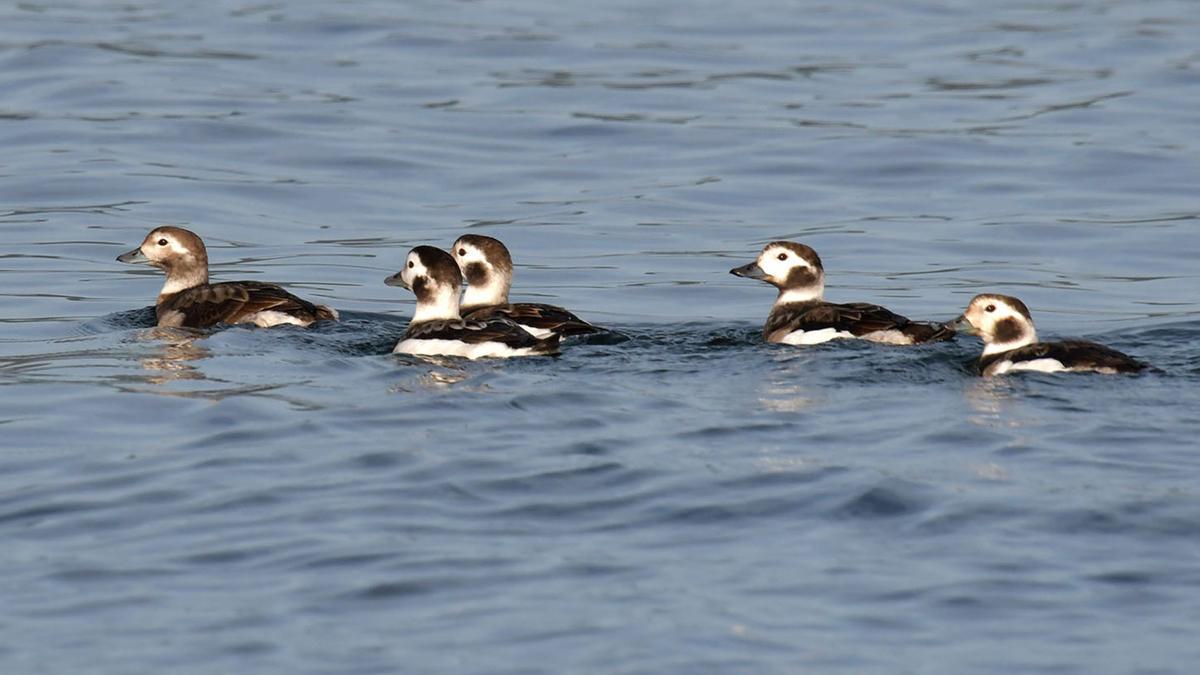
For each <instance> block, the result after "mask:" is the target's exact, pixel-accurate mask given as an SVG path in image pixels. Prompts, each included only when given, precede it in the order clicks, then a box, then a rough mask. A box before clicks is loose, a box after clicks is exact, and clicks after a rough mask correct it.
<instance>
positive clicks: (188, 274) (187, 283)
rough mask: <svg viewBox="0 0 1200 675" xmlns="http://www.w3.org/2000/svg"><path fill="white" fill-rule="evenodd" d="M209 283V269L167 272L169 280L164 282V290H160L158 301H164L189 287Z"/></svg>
mask: <svg viewBox="0 0 1200 675" xmlns="http://www.w3.org/2000/svg"><path fill="white" fill-rule="evenodd" d="M207 283H208V270H207V269H191V270H187V271H182V272H181V271H173V272H168V273H167V282H166V283H164V284H163V287H162V290H161V291H159V292H158V301H159V302H162V301H163V300H165V299H166V298H168V297H170V296H172V295H175V294H176V293H178V292H180V291H186V290H187V289H189V288H195V287H196V286H203V285H204V284H207Z"/></svg>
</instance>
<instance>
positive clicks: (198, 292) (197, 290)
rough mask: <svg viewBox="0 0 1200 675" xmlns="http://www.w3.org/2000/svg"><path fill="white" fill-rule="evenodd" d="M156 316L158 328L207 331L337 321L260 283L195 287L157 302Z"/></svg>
mask: <svg viewBox="0 0 1200 675" xmlns="http://www.w3.org/2000/svg"><path fill="white" fill-rule="evenodd" d="M157 313H158V324H159V325H160V326H174V327H182V328H206V327H208V326H212V325H215V324H218V323H252V324H255V325H258V326H262V327H266V326H273V325H277V324H281V323H291V324H296V325H300V326H307V325H309V324H311V323H313V322H314V321H319V320H336V319H337V316H338V315H337V312H336V311H335V310H333V309H331V308H329V307H326V306H325V305H317V304H313V303H311V302H309V301H307V300H304V299H302V298H298V297H296V296H294V295H292V294H291V293H288V292H287V291H285V290H284V289H282V288H280V287H279V286H276V285H274V284H267V283H262V282H259V281H229V282H224V283H219V284H204V285H201V286H194V287H192V288H188V289H185V290H182V291H180V292H178V293H175V294H173V295H170V296H167V297H165V298H160V301H159V303H158V306H157Z"/></svg>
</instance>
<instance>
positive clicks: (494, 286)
mask: <svg viewBox="0 0 1200 675" xmlns="http://www.w3.org/2000/svg"><path fill="white" fill-rule="evenodd" d="M508 286H509V282H508V281H507V280H506V279H505V278H504V277H503V275H500V274H495V273H493V274H491V275H489V276H488V280H487V283H485V284H480V285H478V286H477V285H475V284H469V285H468V286H467V289H466V290H465V291H463V296H462V306H463V309H474V308H476V307H493V306H495V305H507V304H508Z"/></svg>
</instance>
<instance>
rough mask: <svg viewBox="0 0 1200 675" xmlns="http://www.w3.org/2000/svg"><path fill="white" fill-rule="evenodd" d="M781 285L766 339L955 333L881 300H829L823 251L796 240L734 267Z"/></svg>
mask: <svg viewBox="0 0 1200 675" xmlns="http://www.w3.org/2000/svg"><path fill="white" fill-rule="evenodd" d="M729 273H730V274H735V275H737V276H739V277H746V278H748V279H759V280H762V281H765V282H767V283H769V284H771V285H772V286H775V287H776V288H778V289H779V296H778V297H776V298H775V304H774V305H773V306H772V307H771V313H770V315H768V316H767V323H766V325H764V326H763V339H765V340H766V341H767V342H780V343H783V344H789V345H813V344H819V343H821V342H827V341H829V340H833V339H837V338H859V339H863V340H870V341H872V342H882V343H886V344H894V345H911V344H917V343H920V342H931V341H934V340H946V339H949V338H951V337H953V336H954V330H953V329H951V328H950V327H948V326H944V325H941V324H929V323H918V322H916V321H909V320H908V319H907V318H905V317H903V316H900V315H899V314H896V313H895V312H892V311H890V310H888V309H885V308H883V307H880V306H879V305H871V304H867V303H864V302H851V303H846V304H834V303H830V302H825V300H824V295H825V268H824V267H822V266H821V258H820V257H819V256H817V252H816V251H814V250H812V249H811V248H809V247H808V246H805V245H804V244H798V243H796V242H791V241H773V242H771V243H769V244H767V245H766V246H765V247H764V248H763V250H762V253H759V254H758V260H756V261H755V262H752V263H750V264H748V265H742V266H741V267H735V268H733V269H731V270H729Z"/></svg>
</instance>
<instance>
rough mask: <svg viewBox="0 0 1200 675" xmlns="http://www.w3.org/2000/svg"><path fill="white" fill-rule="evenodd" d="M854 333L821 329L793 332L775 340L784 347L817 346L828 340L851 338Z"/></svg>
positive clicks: (834, 329)
mask: <svg viewBox="0 0 1200 675" xmlns="http://www.w3.org/2000/svg"><path fill="white" fill-rule="evenodd" d="M853 337H854V333H851V332H849V331H844V330H838V329H836V328H822V329H820V330H808V331H805V330H795V331H792V332H790V333H788V334H787V335H784V336H783V337H782V338H780V339H778V340H776V342H779V343H780V344H785V345H819V344H821V343H822V342H829V341H830V340H838V339H844V338H853Z"/></svg>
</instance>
